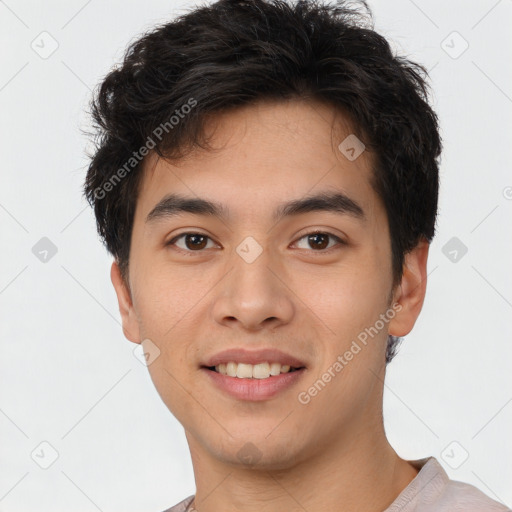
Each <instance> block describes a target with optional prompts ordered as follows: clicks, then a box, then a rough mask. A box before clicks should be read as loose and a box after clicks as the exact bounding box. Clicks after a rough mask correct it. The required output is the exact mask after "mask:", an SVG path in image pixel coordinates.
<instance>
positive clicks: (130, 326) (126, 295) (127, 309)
mask: <svg viewBox="0 0 512 512" xmlns="http://www.w3.org/2000/svg"><path fill="white" fill-rule="evenodd" d="M110 279H111V280H112V284H113V285H114V289H115V291H116V295H117V302H118V303H119V312H120V313H121V319H122V322H123V333H124V335H125V337H126V339H128V340H130V341H132V342H133V343H140V342H141V339H140V333H139V323H138V321H137V316H136V315H135V310H134V308H133V303H132V298H131V294H130V291H129V290H128V287H127V285H126V283H125V282H124V279H123V278H122V276H121V270H120V269H119V265H118V264H117V262H116V261H114V263H112V267H111V269H110Z"/></svg>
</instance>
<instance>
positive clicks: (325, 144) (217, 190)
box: [137, 100, 378, 219]
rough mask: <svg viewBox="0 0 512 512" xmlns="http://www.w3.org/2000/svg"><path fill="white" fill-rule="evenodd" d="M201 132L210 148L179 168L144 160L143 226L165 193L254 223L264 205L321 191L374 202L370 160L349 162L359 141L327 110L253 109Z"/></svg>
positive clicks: (223, 116) (214, 120)
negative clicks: (225, 208) (220, 205)
mask: <svg viewBox="0 0 512 512" xmlns="http://www.w3.org/2000/svg"><path fill="white" fill-rule="evenodd" d="M203 133H204V136H205V137H206V138H207V140H208V143H209V146H210V147H211V149H210V148H209V149H201V148H196V149H194V150H192V151H191V152H190V153H188V154H187V155H186V157H185V158H183V159H181V160H179V161H168V160H165V159H162V158H158V157H157V156H156V155H155V154H154V153H153V154H150V155H148V156H147V157H146V160H145V162H144V168H143V176H142V180H141V184H140V189H139V196H138V204H137V216H142V217H143V218H144V219H145V218H146V216H147V215H148V214H149V213H150V212H151V210H152V209H153V208H154V207H155V206H156V205H157V204H158V203H159V202H160V201H162V199H163V198H164V197H165V196H166V195H168V194H169V193H170V192H172V193H179V194H180V195H182V196H187V197H191V198H193V197H197V198H203V199H208V200H211V201H214V202H216V203H224V204H227V205H229V212H228V213H233V214H234V215H240V214H242V212H243V215H249V216H250V215H254V216H258V217H261V215H262V213H268V215H269V216H271V215H274V214H275V211H276V210H275V208H274V207H272V209H270V205H276V204H278V203H279V204H282V203H283V202H286V201H287V200H288V201H289V200H296V199H299V198H304V197H307V196H311V195H315V193H317V192H320V191H321V192H326V191H331V192H336V191H339V192H342V193H343V194H345V195H346V196H347V197H349V198H351V199H352V200H354V201H355V202H357V204H359V205H360V206H361V207H362V208H363V209H364V210H369V211H371V210H373V209H374V207H375V205H374V204H373V203H374V202H378V198H377V196H376V194H375V193H374V191H373V189H372V188H371V186H370V177H371V169H372V167H371V166H372V162H373V159H372V156H371V155H370V154H369V152H368V151H362V153H361V154H360V155H359V156H357V154H356V156H357V157H356V158H353V156H354V152H355V151H357V152H359V151H361V150H362V147H363V146H362V142H360V139H359V138H358V137H357V136H356V135H355V134H354V133H353V127H352V125H351V123H350V122H349V120H348V118H346V117H345V116H344V115H343V114H342V113H341V112H340V111H336V110H335V109H333V108H332V107H329V106H327V105H325V104H322V103H316V102H315V103H311V102H304V101H296V100H294V101H287V102H259V103H256V104H252V105H249V106H245V107H240V108H236V109H233V110H231V111H228V112H223V113H220V114H218V115H215V116H211V117H210V119H209V120H208V121H207V122H205V124H204V132H203ZM358 143H359V144H361V145H360V146H358V145H357V144H358ZM340 144H341V146H340ZM339 146H340V147H339ZM347 149H349V152H348V153H347V152H346V150H347ZM351 149H353V151H352V152H350V150H351ZM231 210H233V212H231Z"/></svg>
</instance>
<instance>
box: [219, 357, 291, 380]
mask: <svg viewBox="0 0 512 512" xmlns="http://www.w3.org/2000/svg"><path fill="white" fill-rule="evenodd" d="M215 371H217V372H219V373H221V374H222V375H227V376H229V377H238V378H240V379H251V378H254V379H266V378H268V377H270V376H271V375H279V374H280V373H287V372H289V371H290V366H289V365H287V364H283V365H282V364H281V363H259V364H254V365H253V364H245V363H234V362H233V361H230V362H229V363H221V364H219V365H218V366H216V367H215Z"/></svg>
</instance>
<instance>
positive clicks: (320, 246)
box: [299, 231, 344, 252]
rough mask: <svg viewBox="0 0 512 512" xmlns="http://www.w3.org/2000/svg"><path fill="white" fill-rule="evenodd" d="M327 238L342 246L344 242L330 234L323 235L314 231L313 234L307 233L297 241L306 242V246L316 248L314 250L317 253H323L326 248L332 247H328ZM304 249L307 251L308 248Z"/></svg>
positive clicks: (321, 232) (323, 233)
mask: <svg viewBox="0 0 512 512" xmlns="http://www.w3.org/2000/svg"><path fill="white" fill-rule="evenodd" d="M329 238H331V239H334V240H336V241H337V242H338V243H339V244H344V242H343V240H342V239H341V238H339V237H337V236H335V235H333V234H332V233H325V232H323V231H315V232H314V233H308V234H307V235H304V236H303V237H301V238H299V241H300V240H306V244H309V245H310V247H311V246H313V247H315V246H316V248H315V249H314V250H315V251H317V252H318V251H319V250H320V251H323V250H325V249H326V248H328V249H330V248H331V247H332V246H330V247H329V246H328V244H329V242H328V239H329ZM312 244H313V245H312ZM306 249H308V247H306Z"/></svg>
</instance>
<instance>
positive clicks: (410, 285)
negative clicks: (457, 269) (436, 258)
mask: <svg viewBox="0 0 512 512" xmlns="http://www.w3.org/2000/svg"><path fill="white" fill-rule="evenodd" d="M429 247H430V245H429V243H428V242H427V241H426V240H424V239H422V240H421V241H420V242H419V243H418V245H417V246H416V247H415V248H414V249H412V250H411V251H410V252H409V253H407V254H406V255H405V261H404V271H403V275H402V280H401V282H400V285H399V286H397V288H396V291H395V294H394V298H393V304H395V303H398V304H399V305H400V309H399V311H398V313H397V314H396V315H395V317H394V318H393V319H392V320H391V321H390V323H389V334H391V335H392V336H405V335H406V334H409V333H410V332H411V330H412V328H413V327H414V324H415V323H416V320H417V318H418V316H419V314H420V311H421V308H422V307H423V301H424V299H425V293H426V289H427V259H428V250H429ZM397 309H398V308H397Z"/></svg>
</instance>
